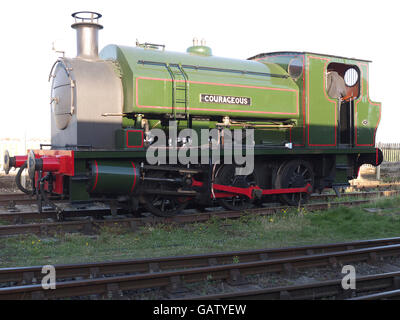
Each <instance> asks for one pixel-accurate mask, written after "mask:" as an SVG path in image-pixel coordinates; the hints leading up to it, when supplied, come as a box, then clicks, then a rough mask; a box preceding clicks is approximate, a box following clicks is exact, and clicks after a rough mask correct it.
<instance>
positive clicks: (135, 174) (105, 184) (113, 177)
mask: <svg viewBox="0 0 400 320" xmlns="http://www.w3.org/2000/svg"><path fill="white" fill-rule="evenodd" d="M139 178H140V167H139V166H138V164H136V163H134V162H133V161H129V160H117V161H116V160H94V161H93V162H92V163H91V175H90V178H89V184H88V191H89V192H90V193H96V194H110V195H128V194H132V193H133V192H134V191H135V190H137V187H138V185H139V184H140V180H139Z"/></svg>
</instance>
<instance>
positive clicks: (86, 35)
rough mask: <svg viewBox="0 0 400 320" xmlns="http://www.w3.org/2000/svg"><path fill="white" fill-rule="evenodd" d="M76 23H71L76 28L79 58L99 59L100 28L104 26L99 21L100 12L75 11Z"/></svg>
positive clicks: (73, 15)
mask: <svg viewBox="0 0 400 320" xmlns="http://www.w3.org/2000/svg"><path fill="white" fill-rule="evenodd" d="M72 17H73V18H74V19H75V23H74V24H72V25H71V28H72V29H75V30H76V44H77V48H76V50H77V54H76V56H77V58H81V59H86V60H98V59H99V30H101V29H103V26H102V25H101V24H99V23H98V21H99V19H100V18H101V17H102V15H101V14H100V13H97V12H92V11H79V12H74V13H73V14H72Z"/></svg>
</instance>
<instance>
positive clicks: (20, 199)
mask: <svg viewBox="0 0 400 320" xmlns="http://www.w3.org/2000/svg"><path fill="white" fill-rule="evenodd" d="M398 192H399V190H382V191H367V192H347V193H346V192H345V193H341V196H343V197H374V196H387V194H396V193H398ZM310 198H311V199H312V200H319V199H325V200H328V199H334V198H338V197H337V195H336V194H334V193H322V194H316V193H314V194H312V195H311V197H310ZM54 201H55V202H66V201H67V200H61V199H57V198H56V199H55V200H54ZM36 203H37V200H36V199H35V198H34V197H32V196H29V195H27V194H24V193H3V194H0V205H3V206H9V205H16V204H36Z"/></svg>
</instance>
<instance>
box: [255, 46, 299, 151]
mask: <svg viewBox="0 0 400 320" xmlns="http://www.w3.org/2000/svg"><path fill="white" fill-rule="evenodd" d="M274 57H293V59H294V58H295V57H296V58H298V57H299V56H298V55H295V54H274V55H270V56H268V57H264V58H259V59H255V60H256V61H259V60H266V59H268V58H274ZM301 58H302V59H303V99H302V101H303V108H302V109H303V144H294V146H295V147H304V146H305V145H306V61H305V57H304V54H303V55H301ZM272 63H273V62H272ZM290 139H291V137H290ZM290 142H292V141H291V140H290Z"/></svg>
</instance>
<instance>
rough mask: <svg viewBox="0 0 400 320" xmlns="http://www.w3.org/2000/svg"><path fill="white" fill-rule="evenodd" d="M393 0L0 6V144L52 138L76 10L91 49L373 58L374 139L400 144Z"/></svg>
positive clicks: (398, 26) (399, 23)
mask: <svg viewBox="0 0 400 320" xmlns="http://www.w3.org/2000/svg"><path fill="white" fill-rule="evenodd" d="M396 3H397V2H396V1H380V2H377V1H369V0H366V1H355V0H354V1H350V0H347V1H342V0H336V1H329V2H328V1H312V0H302V1H292V0H279V1H267V0H264V1H253V0H247V1H243V0H241V1H234V0H230V1H225V0H224V1H222V0H220V1H218V0H212V1H210V0H201V1H188V0H186V1H179V0H168V1H151V0H146V1H143V0H142V1H122V0H113V1H109V0H108V1H103V0H96V1H89V0H78V1H77V0H69V1H59V0H53V1H27V0H19V1H2V2H1V4H0V10H1V12H2V15H1V18H0V34H1V39H0V41H1V50H0V72H1V76H0V93H1V100H0V110H1V116H0V138H5V137H8V138H21V137H22V138H23V137H24V136H25V135H26V137H27V138H28V139H29V138H43V139H46V138H47V139H48V138H49V137H50V83H49V82H48V75H49V72H50V68H51V66H52V65H53V63H54V61H55V60H56V59H57V57H58V54H56V53H55V52H54V51H52V43H53V42H55V46H56V49H57V50H62V51H65V53H66V56H69V57H74V56H75V55H76V38H75V31H74V30H72V29H71V27H70V26H71V24H72V23H73V18H72V17H71V13H73V12H75V11H83V10H89V11H96V12H100V13H101V14H102V15H103V18H102V19H101V20H100V23H101V24H102V25H103V26H104V29H103V30H101V31H100V34H99V48H100V49H101V48H103V47H104V46H106V45H107V44H111V43H113V44H120V45H128V46H135V42H136V39H138V40H139V42H151V43H160V44H165V45H166V50H171V51H178V52H185V51H186V49H187V47H189V46H190V45H191V44H192V39H193V38H194V37H196V38H198V39H202V38H204V39H205V40H206V42H207V45H208V46H210V47H211V48H212V51H213V55H215V56H221V57H229V58H236V59H247V58H248V57H251V56H254V55H256V54H258V53H262V52H273V51H310V52H317V53H326V54H332V55H338V56H345V57H356V58H360V59H366V60H372V61H373V63H372V64H371V65H370V72H369V74H370V75H369V77H370V90H369V92H370V97H371V100H373V101H377V102H382V117H381V122H380V126H379V128H378V132H377V141H381V142H400V133H399V128H398V126H399V125H398V122H399V119H400V104H399V98H398V91H399V89H398V87H399V84H398V74H399V71H397V70H396V68H397V67H399V63H398V58H397V56H398V52H399V50H398V49H399V47H400V44H399V41H398V34H399V32H400V19H399V18H398V12H399V7H400V6H399V5H396Z"/></svg>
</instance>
